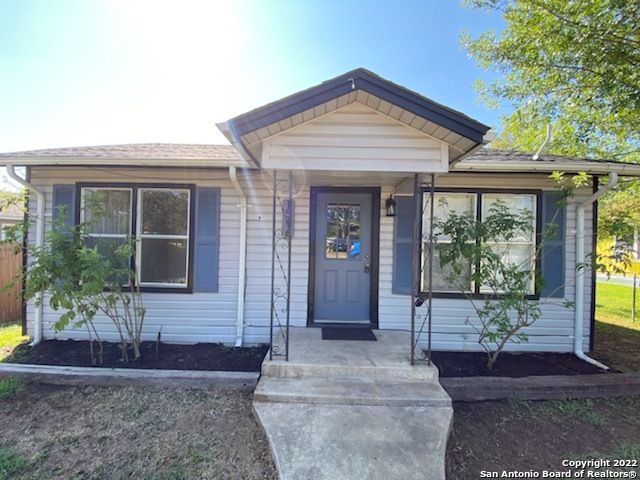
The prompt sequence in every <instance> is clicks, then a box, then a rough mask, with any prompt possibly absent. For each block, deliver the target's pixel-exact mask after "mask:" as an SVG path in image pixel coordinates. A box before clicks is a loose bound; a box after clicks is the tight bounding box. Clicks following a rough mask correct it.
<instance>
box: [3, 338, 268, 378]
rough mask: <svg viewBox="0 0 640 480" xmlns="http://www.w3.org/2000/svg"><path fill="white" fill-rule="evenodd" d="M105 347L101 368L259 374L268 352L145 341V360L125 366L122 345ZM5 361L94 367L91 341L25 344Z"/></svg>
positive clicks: (96, 347)
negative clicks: (32, 345)
mask: <svg viewBox="0 0 640 480" xmlns="http://www.w3.org/2000/svg"><path fill="white" fill-rule="evenodd" d="M102 345H103V347H104V355H103V362H102V365H98V366H101V367H109V368H148V369H166V370H209V371H214V370H222V371H239V372H259V371H260V365H261V364H262V360H263V359H264V356H265V354H266V353H267V349H268V347H267V346H264V345H263V346H258V347H243V348H234V347H227V346H224V345H222V344H219V343H198V344H195V345H174V344H169V343H159V344H157V343H156V342H143V343H142V345H141V348H140V350H141V354H142V355H141V357H140V358H138V359H136V360H131V361H129V362H128V363H124V362H123V361H122V350H121V348H120V344H119V343H113V342H103V343H102ZM156 345H157V350H156ZM94 349H95V350H96V351H97V349H98V346H97V343H96V342H94ZM156 352H157V354H156ZM130 358H132V356H130ZM5 362H10V363H21V364H34V365H64V366H76V367H91V366H93V365H92V363H91V355H90V350H89V342H87V341H75V340H45V341H43V342H41V343H40V344H38V345H36V346H35V347H29V346H28V345H27V344H22V345H19V346H18V347H16V349H15V350H14V351H13V353H12V354H11V355H10V356H9V357H8V358H7V359H6V360H5Z"/></svg>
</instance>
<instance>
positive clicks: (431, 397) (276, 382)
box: [253, 375, 451, 408]
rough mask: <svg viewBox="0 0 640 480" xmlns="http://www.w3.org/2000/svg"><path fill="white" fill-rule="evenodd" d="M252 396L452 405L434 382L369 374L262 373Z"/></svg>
mask: <svg viewBox="0 0 640 480" xmlns="http://www.w3.org/2000/svg"><path fill="white" fill-rule="evenodd" d="M253 398H254V401H256V402H279V403H307V404H324V405H371V406H394V407H409V406H421V407H449V408H450V407H451V398H450V397H449V396H448V395H447V393H446V392H445V391H444V389H443V388H442V387H441V386H440V385H439V384H438V383H437V382H435V383H432V382H428V381H424V380H423V381H398V380H386V379H380V378H375V377H372V376H358V377H355V376H345V375H338V376H318V377H305V378H282V377H280V378H278V377H264V376H263V377H262V379H261V380H260V382H259V383H258V386H257V388H256V390H255V392H254V396H253Z"/></svg>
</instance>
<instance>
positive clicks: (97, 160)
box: [0, 143, 245, 167]
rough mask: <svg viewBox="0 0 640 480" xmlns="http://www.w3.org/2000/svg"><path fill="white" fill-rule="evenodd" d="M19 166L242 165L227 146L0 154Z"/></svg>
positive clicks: (0, 158) (154, 145)
mask: <svg viewBox="0 0 640 480" xmlns="http://www.w3.org/2000/svg"><path fill="white" fill-rule="evenodd" d="M5 163H14V164H19V165H94V164H100V165H120V164H122V165H127V164H133V165H157V166H166V165H172V164H175V166H207V167H214V166H227V165H229V166H230V165H245V163H244V161H242V159H241V157H240V155H239V154H238V151H237V150H236V149H235V148H233V147H232V146H231V145H203V144H175V143H135V144H126V145H99V146H91V147H68V148H49V149H43V150H30V151H24V152H13V153H0V164H5Z"/></svg>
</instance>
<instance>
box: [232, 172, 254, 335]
mask: <svg viewBox="0 0 640 480" xmlns="http://www.w3.org/2000/svg"><path fill="white" fill-rule="evenodd" d="M229 177H230V178H231V183H233V187H234V188H235V189H236V192H237V194H238V196H239V197H240V204H239V205H238V206H239V207H240V259H239V261H238V317H237V320H236V347H241V346H242V342H243V339H244V290H245V284H246V264H247V210H248V207H249V205H248V204H247V197H246V195H245V194H244V192H243V191H242V187H240V183H239V182H238V176H237V172H236V167H229Z"/></svg>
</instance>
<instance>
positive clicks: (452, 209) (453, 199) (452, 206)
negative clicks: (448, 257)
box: [422, 192, 476, 292]
mask: <svg viewBox="0 0 640 480" xmlns="http://www.w3.org/2000/svg"><path fill="white" fill-rule="evenodd" d="M433 199H434V204H433V211H434V223H436V222H439V221H445V220H447V219H448V218H449V217H450V215H451V214H456V215H464V214H470V215H473V216H474V217H475V214H476V194H473V193H452V192H441V193H436V194H434V197H433ZM429 201H430V198H429V194H428V193H426V194H425V195H424V215H423V224H422V231H423V240H425V241H426V242H425V243H424V245H423V249H422V261H423V269H422V273H423V276H422V290H423V291H427V290H428V289H429V243H428V232H429V222H430V218H431V206H430V204H429ZM434 235H435V236H437V239H438V241H439V242H444V243H446V242H448V241H450V240H451V239H450V237H449V236H446V235H442V234H441V233H440V232H439V231H438V229H437V228H436V227H435V226H434ZM433 250H434V252H433V253H434V258H433V278H432V282H433V283H432V288H433V291H435V292H459V291H460V289H459V287H462V288H463V289H464V290H465V291H470V290H471V266H470V265H469V262H467V261H466V260H465V259H462V258H461V259H459V264H460V265H461V266H462V273H461V274H460V277H458V278H456V280H455V282H450V281H449V279H450V274H451V272H452V271H453V267H452V266H449V265H447V266H445V267H440V256H439V255H438V251H437V248H436V246H435V245H434V247H433Z"/></svg>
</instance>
